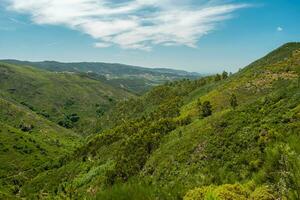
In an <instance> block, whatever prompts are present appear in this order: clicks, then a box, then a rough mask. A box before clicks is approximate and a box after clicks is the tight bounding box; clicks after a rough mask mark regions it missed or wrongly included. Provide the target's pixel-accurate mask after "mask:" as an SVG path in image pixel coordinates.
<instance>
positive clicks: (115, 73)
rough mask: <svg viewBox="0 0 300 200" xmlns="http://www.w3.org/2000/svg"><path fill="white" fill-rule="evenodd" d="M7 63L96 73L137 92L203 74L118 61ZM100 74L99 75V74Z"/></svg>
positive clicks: (63, 70) (103, 78)
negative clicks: (139, 65) (131, 64)
mask: <svg viewBox="0 0 300 200" xmlns="http://www.w3.org/2000/svg"><path fill="white" fill-rule="evenodd" d="M2 62H5V63H11V64H17V65H28V66H34V67H37V68H40V69H45V70H48V71H52V72H77V73H78V72H79V73H88V74H90V75H93V74H94V77H98V78H99V79H101V80H103V81H106V82H107V83H108V84H111V85H113V86H117V87H121V88H125V89H127V90H129V91H131V92H134V93H136V94H142V93H144V92H146V91H147V90H149V89H150V88H151V87H153V86H156V85H159V84H162V83H165V82H166V81H173V80H179V79H184V78H189V79H195V78H198V77H199V76H201V75H200V74H198V73H195V72H186V71H183V70H174V69H166V68H153V69H151V68H143V67H137V66H130V65H123V64H117V63H100V62H98V63H97V62H79V63H61V62H55V61H44V62H28V61H19V60H2ZM95 75H96V76H95ZM97 75H98V76H97Z"/></svg>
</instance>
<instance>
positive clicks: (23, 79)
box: [0, 63, 134, 135]
mask: <svg viewBox="0 0 300 200" xmlns="http://www.w3.org/2000/svg"><path fill="white" fill-rule="evenodd" d="M133 96H134V95H132V94H131V93H128V92H126V91H124V90H122V89H118V88H115V87H112V86H110V85H107V84H106V83H104V82H101V81H99V80H94V79H91V78H89V77H88V76H85V75H81V74H74V73H63V72H62V73H57V72H48V71H44V70H40V69H36V68H32V67H28V66H15V65H9V64H4V63H3V64H0V97H2V98H3V99H6V100H8V101H13V102H16V103H18V104H21V105H23V106H24V107H27V108H28V109H30V110H31V111H33V112H35V113H37V114H39V115H41V116H43V117H45V118H47V119H49V120H50V121H52V122H54V123H57V124H59V125H61V126H63V127H65V128H71V129H73V130H75V131H76V132H77V133H79V134H81V135H87V134H91V133H94V132H95V124H96V120H97V118H98V114H99V113H98V112H97V108H98V107H99V106H102V107H108V108H110V107H111V106H113V104H115V103H116V102H117V101H119V100H124V99H126V98H130V97H133ZM105 111H106V110H104V112H105Z"/></svg>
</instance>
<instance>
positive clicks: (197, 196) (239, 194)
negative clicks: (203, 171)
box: [183, 184, 276, 200]
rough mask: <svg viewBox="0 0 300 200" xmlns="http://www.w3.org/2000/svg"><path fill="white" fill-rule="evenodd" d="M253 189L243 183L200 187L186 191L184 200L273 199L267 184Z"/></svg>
mask: <svg viewBox="0 0 300 200" xmlns="http://www.w3.org/2000/svg"><path fill="white" fill-rule="evenodd" d="M253 189H254V191H253V190H251V189H249V188H248V187H247V186H245V185H240V184H225V185H220V186H207V187H200V188H196V189H193V190H190V191H188V192H187V194H186V195H185V196H184V198H183V199H184V200H247V199H250V200H275V199H276V198H275V196H274V195H273V194H272V190H271V189H269V188H268V187H267V186H261V187H257V188H256V189H255V188H253Z"/></svg>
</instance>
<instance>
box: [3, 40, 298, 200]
mask: <svg viewBox="0 0 300 200" xmlns="http://www.w3.org/2000/svg"><path fill="white" fill-rule="evenodd" d="M0 69H1V68H0ZM5 69H6V68H5ZM30 70H32V69H30ZM43 73H44V72H43ZM4 74H6V73H4ZM21 74H23V73H20V79H21V80H22V78H21V77H23V76H21ZM25 74H26V73H25ZM46 74H48V73H45V74H44V75H45V77H44V78H47V77H48V75H47V76H46ZM49 75H50V76H51V75H53V74H52V73H50V74H49ZM60 76H63V77H64V78H65V79H67V80H70V79H71V78H70V77H68V76H71V75H67V74H61V75H60ZM76 77H77V76H76ZM73 78H74V77H73ZM1 80H2V79H1ZM71 80H72V79H71ZM6 82H8V81H4V82H1V87H2V85H3V83H6ZM74 82H75V83H76V81H74ZM60 85H61V86H65V84H64V83H61V84H60ZM95 88H97V87H95ZM8 89H9V88H6V93H8V92H11V93H12V94H11V95H12V97H15V99H16V100H18V103H21V102H20V100H19V99H18V98H17V97H18V96H17V95H15V94H14V93H17V92H15V91H10V90H8ZM15 89H16V90H17V88H15ZM26 91H27V90H26ZM42 94H45V93H42ZM32 96H33V95H31V97H32ZM54 96H55V95H54ZM25 97H26V95H25ZM25 97H24V98H25ZM127 97H128V99H127V100H125V101H120V102H116V103H115V105H113V106H112V107H111V109H109V110H107V111H106V112H103V113H101V115H100V116H99V117H98V118H97V120H96V122H95V127H96V128H95V130H97V133H96V134H93V135H90V136H89V137H87V138H85V139H84V141H82V142H80V145H79V146H77V148H76V149H75V150H74V151H71V152H70V151H69V152H70V153H68V154H64V155H65V156H62V157H60V158H56V157H52V159H53V160H55V161H51V162H46V163H44V164H43V167H41V168H39V169H38V171H36V173H35V174H34V176H33V175H31V176H28V177H26V179H24V178H23V177H20V176H15V177H14V179H11V180H7V179H5V178H1V182H0V184H2V188H4V189H2V190H0V191H1V192H2V191H4V192H2V193H3V194H2V195H3V196H5V198H9V197H19V198H27V199H101V200H105V199H107V200H108V199H121V200H122V199H124V200H125V199H130V200H140V199H149V200H152V199H153V200H154V199H184V200H202V199H203V200H212V199H217V200H229V199H230V200H243V199H245V200H246V199H250V200H275V199H299V198H300V181H299V180H300V146H299V143H300V135H299V134H300V43H288V44H285V45H283V46H282V47H280V48H279V49H277V50H275V51H273V52H271V53H270V54H268V55H267V56H265V57H263V58H262V59H260V60H258V61H256V62H254V63H252V64H250V65H249V66H247V67H245V68H244V69H242V70H240V71H239V72H238V73H236V74H233V75H229V74H228V73H227V72H223V73H222V74H217V75H214V76H208V77H204V78H200V79H198V80H189V79H184V80H180V81H173V82H168V83H165V84H164V85H160V86H157V87H155V88H153V89H152V90H150V91H149V92H147V93H146V94H144V95H143V96H141V97H134V96H130V95H128V96H127ZM130 97H131V98H130ZM15 99H12V100H15ZM22 100H23V99H22ZM33 102H34V101H33ZM38 102H39V101H38ZM52 103H53V102H52ZM37 105H38V104H34V105H33V106H34V108H35V107H37V108H39V109H42V108H43V106H41V107H38V106H37ZM82 105H84V106H86V105H85V104H82ZM78 106H81V105H80V104H79V105H78ZM26 107H27V108H26ZM29 108H30V107H29ZM78 108H79V107H78ZM24 109H28V106H25V108H24ZM60 109H61V107H59V110H60ZM29 110H30V109H29ZM31 110H32V109H31ZM62 110H63V109H62ZM87 111H88V110H87ZM90 111H91V112H94V110H93V109H92V108H91V109H90ZM36 113H37V112H35V113H34V116H36ZM78 113H79V111H78ZM87 115H88V114H87ZM3 116H4V117H2V118H0V120H1V122H2V123H3V122H4V123H6V122H7V121H10V120H8V119H6V118H5V117H7V116H8V114H7V113H4V114H3ZM37 116H38V117H40V115H37ZM20 118H22V117H20ZM43 119H44V118H43ZM50 119H51V118H50ZM45 123H46V122H45ZM47 123H50V122H47ZM19 124H20V123H16V124H15V125H13V124H10V125H9V126H12V127H14V129H13V131H15V134H16V135H18V137H20V136H23V134H24V136H26V137H27V135H30V134H29V133H27V132H26V131H25V133H24V131H22V127H23V126H22V125H21V126H19ZM18 126H19V127H18ZM24 127H27V126H26V125H25V126H24ZM33 127H38V125H35V124H33ZM53 127H54V128H57V126H56V125H55V124H53ZM53 127H52V128H53ZM9 128H10V127H7V126H6V125H5V126H4V128H2V132H3V130H4V133H6V132H9V130H7V129H9ZM59 128H60V127H59ZM16 129H17V130H16ZM6 130H7V131H6ZM33 130H34V129H33ZM63 130H65V129H63ZM77 130H79V131H80V130H81V129H77ZM66 134H67V133H66ZM24 136H23V137H24ZM30 136H31V135H30ZM8 138H9V137H8ZM9 139H10V140H12V139H11V138H9ZM26 140H27V138H26ZM28 140H29V139H28ZM20 141H21V142H23V140H20ZM70 141H71V140H68V142H70ZM75 141H79V140H75ZM75 143H76V142H75ZM5 144H6V143H5ZM45 145H46V144H45ZM2 146H3V145H2ZM2 146H1V143H0V148H2ZM30 147H31V146H30ZM49 148H50V147H49ZM51 148H52V147H51ZM2 151H3V152H5V151H7V150H5V148H2ZM15 151H18V150H14V151H13V153H14V152H15ZM36 151H38V150H36ZM8 152H10V150H9V151H8ZM33 152H35V151H33ZM2 155H3V156H2V157H3V158H7V159H8V158H9V156H6V155H10V154H7V153H5V154H4V153H3V154H2ZM13 156H14V155H12V157H13ZM49 156H50V157H51V154H50V153H49ZM0 158H1V157H0ZM44 158H46V157H43V159H44ZM19 165H22V162H19ZM24 165H25V164H24ZM12 173H15V171H12Z"/></svg>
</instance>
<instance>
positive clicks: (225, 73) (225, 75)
mask: <svg viewBox="0 0 300 200" xmlns="http://www.w3.org/2000/svg"><path fill="white" fill-rule="evenodd" d="M227 78H228V73H227V72H226V71H223V73H222V79H227Z"/></svg>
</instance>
